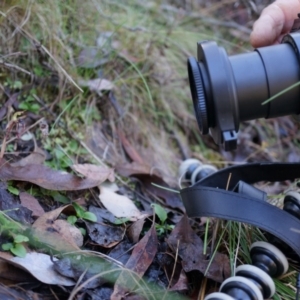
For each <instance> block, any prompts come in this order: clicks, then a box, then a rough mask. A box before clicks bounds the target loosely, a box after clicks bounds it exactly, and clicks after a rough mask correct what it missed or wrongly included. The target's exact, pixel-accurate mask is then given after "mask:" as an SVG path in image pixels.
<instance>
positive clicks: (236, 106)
mask: <svg viewBox="0 0 300 300" xmlns="http://www.w3.org/2000/svg"><path fill="white" fill-rule="evenodd" d="M299 50H300V33H293V34H290V35H286V36H285V37H284V39H283V41H282V43H281V44H279V45H274V46H269V47H262V48H257V49H255V50H254V51H253V52H248V53H242V54H237V55H232V56H228V55H227V54H226V51H225V50H224V48H222V47H219V46H218V45H217V44H216V43H215V42H213V41H203V42H200V43H198V56H197V59H196V58H194V57H190V58H189V59H188V63H187V65H188V75H189V81H190V88H191V94H192V99H193V104H194V110H195V113H196V119H197V122H198V125H199V129H200V131H201V133H202V134H207V133H210V134H211V136H212V137H213V139H214V141H215V142H216V143H217V144H220V145H221V144H223V145H224V147H225V150H233V149H235V148H236V145H237V132H238V129H239V124H240V122H242V121H246V120H253V119H258V118H273V117H278V116H284V115H290V114H299V113H300V88H299V86H296V87H294V88H292V89H290V90H288V91H286V92H284V93H282V94H281V95H279V96H278V97H276V98H275V99H273V100H272V101H270V102H268V103H267V104H264V105H262V103H263V102H264V101H265V100H267V99H269V98H270V97H272V96H274V95H276V94H278V93H280V92H282V91H283V90H284V89H286V88H288V87H290V86H291V85H293V84H295V83H297V82H299V80H300V61H299V59H300V57H299Z"/></svg>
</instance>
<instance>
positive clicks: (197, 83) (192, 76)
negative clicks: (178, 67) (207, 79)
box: [187, 57, 208, 134]
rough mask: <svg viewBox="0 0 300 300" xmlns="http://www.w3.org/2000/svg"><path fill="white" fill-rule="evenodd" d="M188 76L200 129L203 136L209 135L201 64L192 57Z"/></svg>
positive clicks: (188, 63) (189, 62)
mask: <svg viewBox="0 0 300 300" xmlns="http://www.w3.org/2000/svg"><path fill="white" fill-rule="evenodd" d="M187 65H188V74H189V80H190V87H191V94H192V98H193V104H194V110H195V113H196V119H197V122H198V126H199V129H200V131H201V133H202V134H207V133H208V118H207V107H206V101H205V94H204V89H203V81H202V76H201V71H200V68H199V63H198V62H197V60H196V59H195V58H194V57H190V58H189V59H188V61H187Z"/></svg>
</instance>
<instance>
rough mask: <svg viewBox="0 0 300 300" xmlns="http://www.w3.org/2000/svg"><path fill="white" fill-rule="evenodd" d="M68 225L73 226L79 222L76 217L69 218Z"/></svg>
mask: <svg viewBox="0 0 300 300" xmlns="http://www.w3.org/2000/svg"><path fill="white" fill-rule="evenodd" d="M67 221H68V223H70V224H71V225H75V223H76V221H77V217H76V216H68V218H67Z"/></svg>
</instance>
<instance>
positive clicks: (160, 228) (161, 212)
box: [151, 203, 174, 235]
mask: <svg viewBox="0 0 300 300" xmlns="http://www.w3.org/2000/svg"><path fill="white" fill-rule="evenodd" d="M151 206H152V207H153V209H154V213H155V214H156V215H157V217H158V218H159V221H160V224H155V229H156V231H157V234H158V235H164V234H166V233H167V232H169V231H171V230H173V229H174V225H170V224H167V223H166V220H167V218H168V214H167V212H166V210H165V209H164V208H163V207H162V206H161V205H159V204H156V203H153V204H151Z"/></svg>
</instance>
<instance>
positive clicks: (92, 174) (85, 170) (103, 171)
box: [72, 164, 115, 183]
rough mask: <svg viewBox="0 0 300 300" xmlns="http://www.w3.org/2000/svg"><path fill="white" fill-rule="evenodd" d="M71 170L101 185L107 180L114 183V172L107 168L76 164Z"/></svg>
mask: <svg viewBox="0 0 300 300" xmlns="http://www.w3.org/2000/svg"><path fill="white" fill-rule="evenodd" d="M72 169H73V170H75V171H76V172H78V173H80V174H82V175H84V176H85V177H86V178H90V179H92V180H95V181H96V180H97V181H99V182H101V183H102V182H104V181H105V180H107V179H108V180H109V181H110V182H113V181H115V175H114V170H113V169H110V168H107V167H102V166H96V165H93V164H77V165H73V166H72Z"/></svg>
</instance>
